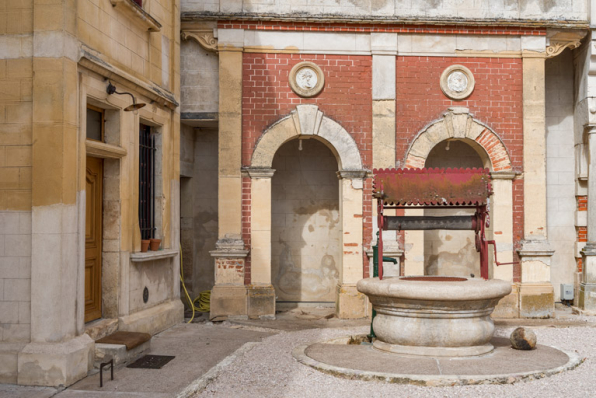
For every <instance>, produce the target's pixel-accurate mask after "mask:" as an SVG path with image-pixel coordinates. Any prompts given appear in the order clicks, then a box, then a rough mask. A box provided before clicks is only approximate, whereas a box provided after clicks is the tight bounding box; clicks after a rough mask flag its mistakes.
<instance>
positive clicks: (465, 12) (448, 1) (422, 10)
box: [181, 0, 588, 20]
mask: <svg viewBox="0 0 596 398" xmlns="http://www.w3.org/2000/svg"><path fill="white" fill-rule="evenodd" d="M181 9H182V12H190V11H195V12H205V11H207V12H222V13H273V14H292V13H301V14H307V15H308V14H311V15H317V14H331V15H337V16H360V17H361V16H366V15H371V16H382V17H411V18H415V17H416V18H438V17H449V18H454V17H457V18H499V19H555V20H587V19H588V11H587V9H588V1H587V0H551V1H544V0H507V1H503V0H501V1H498V0H458V1H453V0H416V1H415V0H317V1H310V0H182V1H181Z"/></svg>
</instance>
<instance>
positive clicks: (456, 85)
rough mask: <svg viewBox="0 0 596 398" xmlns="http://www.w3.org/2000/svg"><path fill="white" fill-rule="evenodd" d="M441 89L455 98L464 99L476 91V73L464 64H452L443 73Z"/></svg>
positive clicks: (448, 95)
mask: <svg viewBox="0 0 596 398" xmlns="http://www.w3.org/2000/svg"><path fill="white" fill-rule="evenodd" d="M440 83H441V90H443V93H444V94H445V95H446V96H447V97H449V98H451V99H454V100H462V99H465V98H467V97H469V96H470V94H472V91H474V84H475V81H474V75H472V72H471V71H470V70H469V69H468V68H466V67H465V66H462V65H451V66H450V67H448V68H447V69H445V70H444V71H443V74H442V75H441V82H440Z"/></svg>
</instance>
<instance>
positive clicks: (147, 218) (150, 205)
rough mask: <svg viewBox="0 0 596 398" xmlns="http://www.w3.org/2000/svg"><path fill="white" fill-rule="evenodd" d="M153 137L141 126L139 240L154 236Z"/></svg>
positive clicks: (146, 128)
mask: <svg viewBox="0 0 596 398" xmlns="http://www.w3.org/2000/svg"><path fill="white" fill-rule="evenodd" d="M155 151H156V150H155V137H154V136H153V134H151V127H149V126H146V125H144V124H141V126H140V134H139V225H140V227H141V239H151V238H153V237H154V236H155V201H154V198H155Z"/></svg>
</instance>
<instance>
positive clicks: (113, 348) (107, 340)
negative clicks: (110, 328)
mask: <svg viewBox="0 0 596 398" xmlns="http://www.w3.org/2000/svg"><path fill="white" fill-rule="evenodd" d="M150 348H151V335H150V334H148V333H137V332H116V333H113V334H111V335H109V336H106V337H104V338H102V339H99V340H97V341H96V342H95V361H94V364H93V366H94V367H95V368H96V369H99V367H100V365H101V363H103V362H108V361H110V360H111V359H113V360H114V366H116V365H121V364H129V363H131V362H134V361H135V360H137V359H138V358H139V357H141V356H142V355H143V354H144V353H145V352H147V351H148V350H149V349H150Z"/></svg>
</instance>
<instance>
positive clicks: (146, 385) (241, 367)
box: [0, 307, 596, 398]
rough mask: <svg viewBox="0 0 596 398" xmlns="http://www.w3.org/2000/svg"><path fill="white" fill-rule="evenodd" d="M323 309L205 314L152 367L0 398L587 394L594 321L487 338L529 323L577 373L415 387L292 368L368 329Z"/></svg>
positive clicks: (3, 390) (175, 333) (18, 390)
mask: <svg viewBox="0 0 596 398" xmlns="http://www.w3.org/2000/svg"><path fill="white" fill-rule="evenodd" d="M332 313H333V309H332V308H298V309H294V310H291V311H286V312H283V313H279V314H278V317H277V319H276V320H271V321H259V320H238V321H226V322H222V323H211V322H208V321H207V320H206V316H202V317H198V319H196V323H192V324H180V325H177V326H175V327H173V328H171V329H169V330H167V331H165V332H162V333H160V334H158V335H156V336H155V337H154V338H153V341H152V348H151V353H152V354H162V355H174V356H176V358H175V359H174V360H173V361H171V362H170V363H168V364H167V365H165V366H164V367H163V368H162V369H161V370H152V369H129V368H125V367H118V368H117V369H116V372H115V380H114V381H110V380H109V377H108V375H109V372H106V374H105V376H106V377H105V378H104V380H107V381H105V385H104V387H103V388H99V376H98V374H93V375H90V376H89V377H87V378H85V379H83V380H81V381H79V382H78V383H76V384H74V385H73V386H70V387H69V388H67V389H54V388H39V387H33V388H32V387H22V386H10V385H0V397H10V398H13V397H15V398H16V397H19V398H20V397H39V398H46V397H53V396H56V397H59V398H71V397H91V398H103V397H116V398H128V397H130V398H132V397H135V398H136V397H159V398H165V397H189V396H192V397H195V398H198V397H224V398H227V397H230V398H241V397H251V398H253V397H275V398H277V397H284V398H285V397H288V398H290V397H291V398H299V397H309V398H310V397H342V398H343V397H367V398H370V397H393V396H400V397H541V398H542V397H594V396H596V383H595V382H594V375H595V374H596V317H585V316H578V315H572V314H571V311H570V309H568V308H565V307H558V310H557V318H556V319H547V320H496V322H495V324H496V326H497V330H496V333H495V335H496V336H501V337H508V336H509V334H510V333H511V331H512V330H513V329H514V328H515V327H517V326H520V325H524V326H529V327H531V328H532V329H533V330H534V331H535V332H536V334H537V336H538V342H539V344H545V345H552V346H555V347H558V348H560V349H563V350H566V351H572V352H576V353H578V354H579V355H580V356H581V357H582V358H585V361H584V362H583V363H582V364H581V365H580V366H579V367H577V368H576V369H574V370H571V371H568V372H565V373H562V374H558V375H554V376H551V377H547V378H544V379H539V380H534V381H528V382H520V383H515V384H511V385H508V384H505V385H474V386H459V387H419V386H414V385H401V384H386V383H381V382H366V381H360V380H347V379H342V378H338V377H335V376H331V375H327V374H323V373H321V372H319V371H317V370H315V369H312V368H310V367H308V366H305V365H303V364H300V363H298V362H297V361H296V360H295V359H294V358H293V356H292V349H293V348H295V347H297V346H300V345H303V344H308V343H311V342H315V341H320V340H325V339H330V338H334V337H341V336H346V335H351V334H361V333H367V332H368V330H369V325H368V321H366V320H351V321H350V320H339V319H336V318H335V317H333V315H332Z"/></svg>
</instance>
